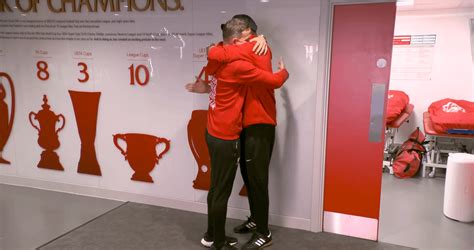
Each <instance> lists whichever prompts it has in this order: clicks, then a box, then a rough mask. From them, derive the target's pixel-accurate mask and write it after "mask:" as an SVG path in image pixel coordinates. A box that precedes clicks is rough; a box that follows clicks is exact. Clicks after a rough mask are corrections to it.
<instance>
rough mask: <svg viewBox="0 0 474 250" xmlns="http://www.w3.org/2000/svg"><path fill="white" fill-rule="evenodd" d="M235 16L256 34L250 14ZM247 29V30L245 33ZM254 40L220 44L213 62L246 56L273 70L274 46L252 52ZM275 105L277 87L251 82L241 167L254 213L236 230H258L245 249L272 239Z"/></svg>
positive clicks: (244, 127)
mask: <svg viewBox="0 0 474 250" xmlns="http://www.w3.org/2000/svg"><path fill="white" fill-rule="evenodd" d="M233 18H235V19H240V20H243V21H244V22H245V23H246V27H247V29H246V31H245V32H249V33H250V34H249V35H250V37H254V36H256V30H257V25H256V23H255V22H254V21H253V20H252V18H250V17H249V16H247V15H236V16H234V17H233ZM245 32H244V33H245ZM254 44H255V43H245V44H242V45H231V46H217V47H214V48H212V49H210V51H209V55H208V59H209V61H210V63H211V62H212V63H216V62H217V63H224V64H225V63H229V62H232V61H234V60H238V59H243V60H246V61H249V62H252V63H253V64H254V65H255V66H257V67H258V68H260V69H262V70H265V71H267V72H272V66H271V57H272V55H271V50H268V53H266V54H264V55H257V53H253V49H254ZM275 126H276V105H275V94H274V90H273V89H270V88H265V87H259V86H251V87H248V88H247V95H246V98H245V102H244V109H243V131H242V133H241V136H240V139H241V148H242V150H241V153H242V156H241V158H240V170H241V173H242V177H243V179H244V182H245V186H246V187H247V191H248V196H249V205H250V211H251V216H250V218H249V219H248V220H247V221H246V222H245V223H243V224H242V225H239V226H237V227H236V228H234V232H236V233H249V232H253V231H255V233H254V234H253V236H252V238H251V239H250V240H249V241H248V242H247V243H246V244H245V245H244V247H243V248H242V249H261V248H263V247H266V246H268V245H270V244H271V243H272V237H271V232H270V231H269V229H268V207H269V198H268V169H269V165H270V159H271V154H272V149H273V144H274V139H275Z"/></svg>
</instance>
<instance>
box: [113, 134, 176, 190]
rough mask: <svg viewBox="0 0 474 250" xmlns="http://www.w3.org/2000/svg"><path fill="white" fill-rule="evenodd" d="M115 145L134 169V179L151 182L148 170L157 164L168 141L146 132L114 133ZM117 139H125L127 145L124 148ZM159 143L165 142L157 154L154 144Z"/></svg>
mask: <svg viewBox="0 0 474 250" xmlns="http://www.w3.org/2000/svg"><path fill="white" fill-rule="evenodd" d="M113 138H114V144H115V146H116V147H117V148H118V149H119V150H120V153H122V155H123V156H125V160H126V161H128V163H129V164H130V167H131V168H132V169H133V171H135V173H134V174H133V176H132V178H131V179H132V180H134V181H143V182H150V183H153V178H151V176H150V172H151V171H152V170H153V169H154V168H155V165H156V164H158V162H159V160H160V159H161V158H162V157H163V155H164V154H166V153H167V152H168V151H169V149H170V141H169V140H168V139H165V138H160V137H156V136H153V135H146V134H134V133H130V134H116V135H114V136H113ZM119 140H123V141H125V143H126V145H127V147H126V150H124V149H123V148H122V147H121V146H120V144H119ZM160 143H164V144H165V148H164V150H163V151H162V152H161V153H159V154H157V153H156V146H157V145H158V144H160Z"/></svg>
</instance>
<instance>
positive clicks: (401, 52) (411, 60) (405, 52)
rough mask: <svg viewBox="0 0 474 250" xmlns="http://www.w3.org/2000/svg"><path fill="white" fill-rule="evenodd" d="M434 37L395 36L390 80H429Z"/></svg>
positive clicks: (434, 42) (431, 68)
mask: <svg viewBox="0 0 474 250" xmlns="http://www.w3.org/2000/svg"><path fill="white" fill-rule="evenodd" d="M435 45H436V35H406V36H395V38H394V43H393V52H392V68H391V76H390V78H391V79H392V80H431V73H432V70H433V57H434V48H435Z"/></svg>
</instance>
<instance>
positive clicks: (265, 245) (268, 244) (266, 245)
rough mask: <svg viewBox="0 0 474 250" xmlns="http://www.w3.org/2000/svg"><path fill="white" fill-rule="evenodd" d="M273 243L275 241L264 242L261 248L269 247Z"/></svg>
mask: <svg viewBox="0 0 474 250" xmlns="http://www.w3.org/2000/svg"><path fill="white" fill-rule="evenodd" d="M272 244H273V241H270V242H268V243H267V244H264V245H263V246H262V247H261V248H260V249H264V248H267V247H269V246H271V245H272Z"/></svg>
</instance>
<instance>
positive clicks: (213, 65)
mask: <svg viewBox="0 0 474 250" xmlns="http://www.w3.org/2000/svg"><path fill="white" fill-rule="evenodd" d="M221 65H222V64H221V63H219V62H216V61H208V62H207V65H206V75H208V76H213V75H215V74H216V73H217V70H218V69H219V68H220V67H221Z"/></svg>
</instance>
